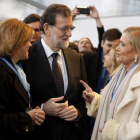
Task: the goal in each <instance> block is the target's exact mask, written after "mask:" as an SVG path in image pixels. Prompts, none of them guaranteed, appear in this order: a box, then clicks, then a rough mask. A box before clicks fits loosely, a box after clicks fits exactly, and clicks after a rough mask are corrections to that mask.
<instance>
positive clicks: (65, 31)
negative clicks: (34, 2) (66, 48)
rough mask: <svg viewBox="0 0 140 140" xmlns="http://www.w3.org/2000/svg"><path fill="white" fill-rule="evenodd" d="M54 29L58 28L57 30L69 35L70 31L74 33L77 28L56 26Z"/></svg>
mask: <svg viewBox="0 0 140 140" xmlns="http://www.w3.org/2000/svg"><path fill="white" fill-rule="evenodd" d="M51 26H52V27H56V28H57V29H59V30H61V32H62V33H67V32H68V31H69V29H70V30H71V31H72V30H73V29H74V28H75V27H74V26H71V27H62V28H61V27H58V26H54V25H51Z"/></svg>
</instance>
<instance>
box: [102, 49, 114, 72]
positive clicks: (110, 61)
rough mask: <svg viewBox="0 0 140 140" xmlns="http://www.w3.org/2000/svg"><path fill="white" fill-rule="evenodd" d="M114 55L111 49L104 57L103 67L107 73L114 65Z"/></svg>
mask: <svg viewBox="0 0 140 140" xmlns="http://www.w3.org/2000/svg"><path fill="white" fill-rule="evenodd" d="M114 55H115V54H114V51H113V49H111V50H110V52H109V53H108V54H107V55H105V56H104V65H103V67H105V68H106V69H107V70H108V71H109V73H111V69H112V66H113V65H114Z"/></svg>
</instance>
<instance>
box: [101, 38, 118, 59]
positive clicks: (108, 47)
mask: <svg viewBox="0 0 140 140" xmlns="http://www.w3.org/2000/svg"><path fill="white" fill-rule="evenodd" d="M119 44H120V39H116V40H113V41H108V40H107V39H106V40H105V41H103V40H102V42H101V46H102V48H103V55H104V56H105V55H107V54H108V53H109V51H110V50H111V48H114V47H117V46H118V45H119Z"/></svg>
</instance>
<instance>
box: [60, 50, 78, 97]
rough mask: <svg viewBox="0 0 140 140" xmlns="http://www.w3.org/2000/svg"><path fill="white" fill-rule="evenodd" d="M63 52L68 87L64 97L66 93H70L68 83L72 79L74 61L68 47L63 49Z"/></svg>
mask: <svg viewBox="0 0 140 140" xmlns="http://www.w3.org/2000/svg"><path fill="white" fill-rule="evenodd" d="M63 54H64V59H65V63H66V69H67V75H68V88H67V90H66V94H65V97H66V96H68V94H69V93H70V92H69V91H70V89H71V88H72V87H71V84H70V83H72V79H74V78H73V77H74V71H73V69H74V66H75V64H76V63H74V60H73V58H72V55H71V52H70V51H69V50H68V49H64V50H63Z"/></svg>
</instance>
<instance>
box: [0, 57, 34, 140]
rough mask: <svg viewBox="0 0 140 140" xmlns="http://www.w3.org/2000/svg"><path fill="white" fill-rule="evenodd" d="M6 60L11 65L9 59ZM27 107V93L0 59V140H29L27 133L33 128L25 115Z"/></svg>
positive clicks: (26, 114) (30, 120) (13, 73)
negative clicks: (10, 139)
mask: <svg viewBox="0 0 140 140" xmlns="http://www.w3.org/2000/svg"><path fill="white" fill-rule="evenodd" d="M7 60H8V61H9V63H11V65H13V64H12V61H11V59H7ZM13 66H14V65H13ZM28 105H29V99H28V93H27V92H26V90H25V89H24V87H23V85H22V84H21V82H20V81H19V79H18V77H17V75H16V74H15V72H14V71H13V70H12V69H11V68H10V67H9V66H8V65H7V64H6V63H5V62H4V61H2V60H1V59H0V140H8V139H9V137H11V138H13V139H14V140H19V139H20V140H25V139H26V140H29V139H28V133H29V132H31V131H33V129H34V126H33V123H32V119H31V117H30V116H29V114H28V113H25V111H26V108H27V107H28Z"/></svg>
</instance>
